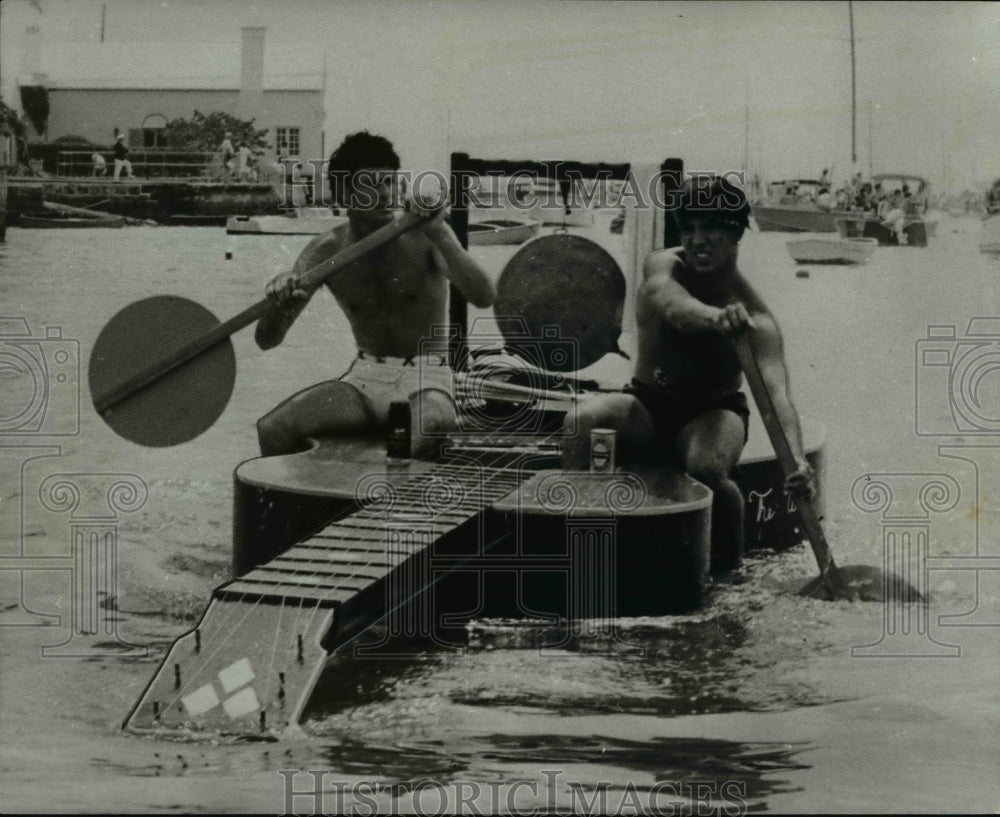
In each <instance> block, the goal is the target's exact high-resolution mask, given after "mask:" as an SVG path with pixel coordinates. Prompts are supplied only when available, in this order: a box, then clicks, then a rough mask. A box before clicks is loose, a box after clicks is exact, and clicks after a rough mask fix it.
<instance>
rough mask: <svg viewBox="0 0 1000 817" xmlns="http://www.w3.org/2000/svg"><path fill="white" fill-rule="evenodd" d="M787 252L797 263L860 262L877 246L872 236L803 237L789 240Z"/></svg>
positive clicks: (866, 258)
mask: <svg viewBox="0 0 1000 817" xmlns="http://www.w3.org/2000/svg"><path fill="white" fill-rule="evenodd" d="M786 246H787V247H788V252H789V254H790V255H791V256H792V258H793V259H794V260H795V262H796V263H799V264H862V263H864V262H865V261H867V260H868V259H869V258H871V256H872V253H873V252H875V249H876V248H877V247H878V240H877V239H874V238H803V239H799V240H797V241H789V242H787V244H786Z"/></svg>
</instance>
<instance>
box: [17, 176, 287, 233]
mask: <svg viewBox="0 0 1000 817" xmlns="http://www.w3.org/2000/svg"><path fill="white" fill-rule="evenodd" d="M7 187H8V201H7V211H8V223H10V224H16V223H17V218H18V217H19V215H20V214H21V213H25V214H27V215H41V214H43V213H44V207H43V205H42V202H52V203H56V204H65V205H70V206H73V207H84V208H92V209H95V210H100V211H103V212H106V213H112V214H114V215H118V216H127V217H130V218H135V219H152V220H155V221H157V222H160V223H161V224H170V223H188V224H190V223H198V222H199V221H211V220H212V219H215V220H216V221H215V222H214V223H225V218H226V217H228V216H232V215H270V214H278V213H280V212H281V209H280V207H281V204H282V201H281V197H280V195H279V191H278V188H277V187H275V185H274V184H272V183H269V182H228V181H213V180H208V179H137V178H122V179H120V180H119V181H115V180H114V179H113V178H111V177H99V178H88V177H62V178H57V177H47V178H44V177H43V178H39V177H32V176H18V177H11V178H8V180H7Z"/></svg>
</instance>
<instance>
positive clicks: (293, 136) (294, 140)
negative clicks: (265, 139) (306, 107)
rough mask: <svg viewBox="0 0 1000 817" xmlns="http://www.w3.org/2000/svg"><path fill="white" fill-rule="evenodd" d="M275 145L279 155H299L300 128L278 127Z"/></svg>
mask: <svg viewBox="0 0 1000 817" xmlns="http://www.w3.org/2000/svg"><path fill="white" fill-rule="evenodd" d="M276 133H277V137H276V141H277V144H276V145H275V147H276V149H277V151H278V156H279V157H281V156H298V155H299V129H298V128H276Z"/></svg>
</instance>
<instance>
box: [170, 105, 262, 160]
mask: <svg viewBox="0 0 1000 817" xmlns="http://www.w3.org/2000/svg"><path fill="white" fill-rule="evenodd" d="M267 130H268V129H267V128H262V129H257V128H255V127H254V120H253V119H251V120H249V121H246V120H243V119H237V118H236V117H235V116H230V115H229V114H227V113H220V112H218V111H216V112H215V113H210V114H208V115H207V116H206V115H205V114H203V113H202V112H201V111H195V112H194V115H193V116H192V117H191V118H190V119H174V120H172V121H170V122H168V123H167V126H166V127H165V128H164V129H163V140H164V142H165V144H167V145H169V146H170V147H171V148H174V149H177V150H205V151H211V150H216V149H217V148H218V147H219V145H220V144H221V143H222V140H223V139H224V138H225V136H226V134H227V133H229V134H231V137H230V138H231V140H232V142H233V144H234V145H239V143H240V142H242V141H245V142H246V143H247V145H249V146H250V148H252V149H254V150H263V149H264V148H267V147H270V145H269V144H268V143H267Z"/></svg>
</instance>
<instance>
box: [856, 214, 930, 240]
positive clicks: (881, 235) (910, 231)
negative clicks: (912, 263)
mask: <svg viewBox="0 0 1000 817" xmlns="http://www.w3.org/2000/svg"><path fill="white" fill-rule="evenodd" d="M935 224H936V222H935ZM837 232H838V233H839V234H840V237H841V238H845V239H855V238H874V239H875V240H876V241H877V242H878V244H879V246H880V247H898V246H900V244H899V240H898V239H897V238H896V233H895V232H893V230H891V229H890V228H889V227H887V226H886V225H885V224H883V223H882V222H881V221H879V220H878V219H877V218H873V217H871V216H868V217H859V216H851V217H849V218H839V219H837ZM903 233H904V234H905V235H906V244H905V246H907V247H926V246H927V236H928V235H929V232H928V229H927V224H926V223H925V222H924V221H923V220H920V219H911V220H908V221H906V222H904V224H903Z"/></svg>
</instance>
